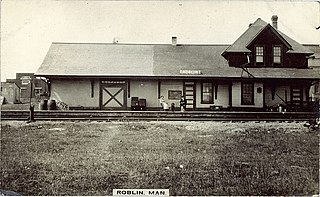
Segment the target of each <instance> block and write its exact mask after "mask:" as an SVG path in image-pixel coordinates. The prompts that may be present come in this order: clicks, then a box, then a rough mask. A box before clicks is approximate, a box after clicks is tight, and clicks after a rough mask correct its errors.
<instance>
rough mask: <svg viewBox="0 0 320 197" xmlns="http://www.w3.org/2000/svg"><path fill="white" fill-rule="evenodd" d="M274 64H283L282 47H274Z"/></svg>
mask: <svg viewBox="0 0 320 197" xmlns="http://www.w3.org/2000/svg"><path fill="white" fill-rule="evenodd" d="M273 63H274V64H281V46H274V47H273Z"/></svg>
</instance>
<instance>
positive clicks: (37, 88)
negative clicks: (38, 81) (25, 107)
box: [34, 87, 42, 96]
mask: <svg viewBox="0 0 320 197" xmlns="http://www.w3.org/2000/svg"><path fill="white" fill-rule="evenodd" d="M41 93H42V87H35V88H34V94H35V95H36V96H39V95H40V94H41Z"/></svg>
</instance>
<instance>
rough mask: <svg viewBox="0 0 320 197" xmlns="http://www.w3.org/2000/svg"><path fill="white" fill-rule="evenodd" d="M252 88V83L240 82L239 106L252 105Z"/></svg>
mask: <svg viewBox="0 0 320 197" xmlns="http://www.w3.org/2000/svg"><path fill="white" fill-rule="evenodd" d="M253 87H254V86H253V83H252V82H242V84H241V104H242V105H254V102H253V98H254V96H253V94H254V91H253Z"/></svg>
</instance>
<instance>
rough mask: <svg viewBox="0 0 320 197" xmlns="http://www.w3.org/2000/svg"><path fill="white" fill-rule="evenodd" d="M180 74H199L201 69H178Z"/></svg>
mask: <svg viewBox="0 0 320 197" xmlns="http://www.w3.org/2000/svg"><path fill="white" fill-rule="evenodd" d="M180 74H181V75H201V74H202V73H201V70H180Z"/></svg>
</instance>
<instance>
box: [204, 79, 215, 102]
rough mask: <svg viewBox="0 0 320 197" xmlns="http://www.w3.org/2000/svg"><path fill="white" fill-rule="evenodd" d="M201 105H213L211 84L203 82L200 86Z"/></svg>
mask: <svg viewBox="0 0 320 197" xmlns="http://www.w3.org/2000/svg"><path fill="white" fill-rule="evenodd" d="M201 103H202V104H212V103H213V84H212V83H208V82H205V83H202V84H201Z"/></svg>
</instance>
